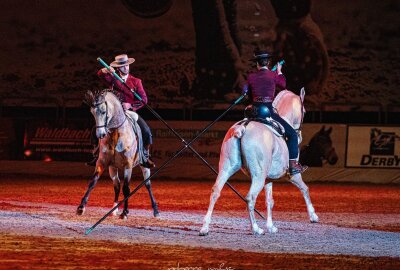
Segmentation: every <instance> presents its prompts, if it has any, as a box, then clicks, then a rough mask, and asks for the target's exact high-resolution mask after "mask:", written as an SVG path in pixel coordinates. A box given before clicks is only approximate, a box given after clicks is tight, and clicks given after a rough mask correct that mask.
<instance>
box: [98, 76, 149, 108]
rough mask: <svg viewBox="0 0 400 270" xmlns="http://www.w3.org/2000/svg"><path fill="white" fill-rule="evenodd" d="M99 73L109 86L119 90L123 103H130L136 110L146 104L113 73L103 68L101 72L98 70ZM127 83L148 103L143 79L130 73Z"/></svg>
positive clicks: (119, 96)
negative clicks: (103, 70) (104, 70)
mask: <svg viewBox="0 0 400 270" xmlns="http://www.w3.org/2000/svg"><path fill="white" fill-rule="evenodd" d="M97 75H98V76H99V77H100V79H102V81H103V82H104V83H105V84H106V85H107V87H109V88H111V89H113V90H114V91H116V92H117V94H118V98H119V99H120V100H121V102H122V103H130V104H131V105H132V109H133V110H134V111H136V110H139V109H140V108H142V107H143V106H144V104H143V103H142V102H140V101H139V100H138V99H137V98H136V97H135V96H134V95H133V93H132V92H131V91H130V90H129V89H127V88H126V87H125V86H124V85H123V84H122V83H121V82H120V81H118V80H117V79H116V78H114V76H112V75H111V74H108V73H103V72H102V71H101V70H99V72H97ZM126 84H127V85H128V86H129V88H130V89H132V90H134V91H135V92H136V93H137V94H138V95H139V96H140V97H141V98H142V100H143V102H144V103H145V104H147V95H146V92H145V91H144V88H143V84H142V80H140V79H138V78H136V77H133V76H132V75H131V74H129V75H128V79H127V80H126Z"/></svg>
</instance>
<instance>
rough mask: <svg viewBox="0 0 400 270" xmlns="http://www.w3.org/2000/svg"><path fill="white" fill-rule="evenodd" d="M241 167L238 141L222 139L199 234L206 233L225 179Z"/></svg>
mask: <svg viewBox="0 0 400 270" xmlns="http://www.w3.org/2000/svg"><path fill="white" fill-rule="evenodd" d="M241 167H242V157H241V156H240V141H239V139H237V138H234V137H231V138H229V139H228V140H226V141H225V140H224V142H223V143H222V147H221V155H220V160H219V170H218V176H217V180H216V181H215V184H214V186H213V188H212V191H211V196H210V205H209V206H208V211H207V214H206V215H205V216H204V220H203V226H202V228H201V230H200V233H199V235H201V236H204V235H207V234H208V229H209V228H208V227H209V225H210V223H211V216H212V212H213V210H214V206H215V203H216V202H217V200H218V198H219V196H220V195H221V190H222V188H223V187H224V185H225V183H226V181H228V179H229V177H231V176H232V175H233V174H234V173H235V172H237V171H238V170H239V169H240V168H241Z"/></svg>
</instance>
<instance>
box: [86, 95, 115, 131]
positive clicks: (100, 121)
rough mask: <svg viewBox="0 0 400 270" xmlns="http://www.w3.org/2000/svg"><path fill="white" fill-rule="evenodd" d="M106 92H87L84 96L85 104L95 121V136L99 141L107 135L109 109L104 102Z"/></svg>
mask: <svg viewBox="0 0 400 270" xmlns="http://www.w3.org/2000/svg"><path fill="white" fill-rule="evenodd" d="M106 94H107V90H100V91H96V92H95V93H93V92H92V91H90V90H88V91H87V92H86V94H85V100H84V101H85V103H86V104H87V105H89V106H90V112H91V113H92V114H93V116H94V120H95V121H96V136H97V138H99V139H102V138H104V137H105V136H106V135H107V125H108V122H109V121H110V115H111V113H110V112H109V107H108V104H107V101H106V98H105V97H106Z"/></svg>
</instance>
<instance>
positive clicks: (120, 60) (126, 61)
mask: <svg viewBox="0 0 400 270" xmlns="http://www.w3.org/2000/svg"><path fill="white" fill-rule="evenodd" d="M133 62H135V58H129V57H128V55H126V54H120V55H117V56H115V61H114V62H112V63H111V64H110V66H112V67H123V66H127V65H130V64H132V63H133Z"/></svg>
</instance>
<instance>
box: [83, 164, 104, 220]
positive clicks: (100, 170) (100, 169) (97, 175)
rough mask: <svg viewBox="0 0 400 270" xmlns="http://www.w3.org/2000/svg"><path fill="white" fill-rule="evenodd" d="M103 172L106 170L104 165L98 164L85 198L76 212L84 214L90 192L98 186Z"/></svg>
mask: <svg viewBox="0 0 400 270" xmlns="http://www.w3.org/2000/svg"><path fill="white" fill-rule="evenodd" d="M103 172H104V167H103V166H102V165H98V166H96V169H95V171H94V174H93V176H92V179H91V180H90V182H89V185H88V188H87V190H86V192H85V195H84V196H83V198H82V200H81V204H80V205H79V206H78V209H77V210H76V214H78V215H83V213H85V209H86V204H87V202H88V200H89V196H90V193H91V192H92V190H93V189H94V187H95V186H96V184H97V181H98V180H99V178H100V176H101V175H102V174H103Z"/></svg>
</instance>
